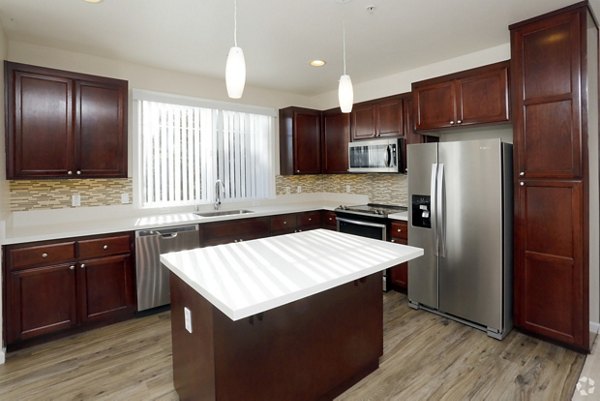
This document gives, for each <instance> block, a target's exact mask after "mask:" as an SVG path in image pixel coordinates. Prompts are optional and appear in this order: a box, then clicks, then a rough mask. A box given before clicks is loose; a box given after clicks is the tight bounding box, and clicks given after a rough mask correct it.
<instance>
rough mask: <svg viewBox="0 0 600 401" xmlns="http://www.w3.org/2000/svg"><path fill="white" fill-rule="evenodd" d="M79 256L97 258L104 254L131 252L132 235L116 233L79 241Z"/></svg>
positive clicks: (81, 257)
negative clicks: (112, 235) (111, 235)
mask: <svg viewBox="0 0 600 401" xmlns="http://www.w3.org/2000/svg"><path fill="white" fill-rule="evenodd" d="M77 246H78V248H79V258H80V259H87V258H97V257H102V256H109V255H117V254H122V253H129V252H131V237H130V236H129V235H116V236H114V237H102V238H94V239H89V240H83V241H77Z"/></svg>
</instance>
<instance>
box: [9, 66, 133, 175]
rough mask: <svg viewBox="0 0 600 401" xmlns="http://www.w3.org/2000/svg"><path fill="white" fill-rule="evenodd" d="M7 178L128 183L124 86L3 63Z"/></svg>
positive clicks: (99, 79)
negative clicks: (103, 179) (123, 180)
mask: <svg viewBox="0 0 600 401" xmlns="http://www.w3.org/2000/svg"><path fill="white" fill-rule="evenodd" d="M5 90H6V106H5V107H6V109H5V113H6V115H5V116H6V118H5V120H6V145H7V168H6V172H7V178H8V179H36V178H93V177H111V178H120V177H127V81H122V80H116V79H111V78H103V77H96V76H91V75H84V74H77V73H72V72H67V71H61V70H55V69H50V68H43V67H36V66H31V65H26V64H18V63H12V62H8V61H5Z"/></svg>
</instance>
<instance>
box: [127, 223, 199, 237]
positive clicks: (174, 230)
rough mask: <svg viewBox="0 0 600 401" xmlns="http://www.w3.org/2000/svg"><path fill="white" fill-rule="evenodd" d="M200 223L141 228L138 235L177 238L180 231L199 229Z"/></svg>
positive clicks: (137, 232)
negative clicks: (163, 227) (162, 227)
mask: <svg viewBox="0 0 600 401" xmlns="http://www.w3.org/2000/svg"><path fill="white" fill-rule="evenodd" d="M198 230H199V228H198V225H197V224H196V225H193V226H182V227H171V228H165V229H160V230H140V231H136V236H137V237H148V236H160V237H161V238H162V239H174V238H177V236H178V235H179V233H183V232H190V231H198Z"/></svg>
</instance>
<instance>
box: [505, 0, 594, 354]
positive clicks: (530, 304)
mask: <svg viewBox="0 0 600 401" xmlns="http://www.w3.org/2000/svg"><path fill="white" fill-rule="evenodd" d="M510 31H511V53H512V55H511V56H512V57H511V72H512V102H513V105H512V110H513V122H514V173H515V180H514V181H515V191H514V193H515V219H514V229H515V248H514V310H515V312H514V317H515V325H516V326H517V327H519V328H521V329H523V330H526V331H528V332H531V333H534V334H537V335H540V336H544V337H546V338H549V339H551V340H553V341H557V342H560V343H563V344H565V345H567V346H569V347H572V348H576V349H578V350H581V351H584V352H587V351H589V349H590V339H591V338H590V335H589V267H590V260H597V257H598V252H599V251H598V244H597V243H596V244H591V243H590V238H589V233H590V224H592V225H593V226H597V225H598V221H593V222H590V216H591V215H592V214H591V213H590V208H594V209H595V210H596V212H595V213H594V214H595V215H596V216H597V210H598V199H597V198H596V199H592V200H590V199H589V192H590V180H591V179H593V180H594V181H597V180H598V171H589V169H588V159H589V158H593V157H594V158H597V157H598V149H597V146H598V145H597V142H596V140H594V142H592V141H591V140H590V143H596V148H594V149H588V137H590V136H594V137H595V138H597V137H598V126H597V120H595V121H596V124H589V122H588V118H587V113H588V107H589V109H590V112H591V113H595V114H597V113H598V87H597V76H596V77H589V79H588V76H587V72H588V71H590V72H593V73H594V74H597V71H598V27H597V25H596V23H595V20H594V18H593V17H592V14H591V11H590V10H589V8H588V5H587V3H578V4H575V5H573V6H570V7H567V8H564V9H561V10H558V11H555V12H552V13H549V14H546V15H543V16H540V17H537V18H533V19H531V20H527V21H523V22H520V23H517V24H514V25H511V26H510ZM592 84H594V86H591V85H592ZM588 85H590V87H589V88H588ZM586 89H587V90H586ZM590 121H592V119H590ZM588 152H589V153H588ZM596 169H597V167H596ZM592 177H593V178H592ZM592 252H593V253H594V254H595V255H592V254H591V253H592Z"/></svg>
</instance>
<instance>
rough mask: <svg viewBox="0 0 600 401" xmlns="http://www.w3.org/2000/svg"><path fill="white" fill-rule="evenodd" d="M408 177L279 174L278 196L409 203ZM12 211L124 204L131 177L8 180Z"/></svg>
mask: <svg viewBox="0 0 600 401" xmlns="http://www.w3.org/2000/svg"><path fill="white" fill-rule="evenodd" d="M407 185H408V178H407V176H406V175H402V174H335V175H295V176H277V177H276V193H277V195H286V194H295V193H298V192H299V191H298V187H300V192H302V193H316V192H331V193H351V194H359V195H367V196H368V197H369V199H370V201H371V202H375V203H388V204H397V205H406V204H407V198H408V190H407ZM9 193H10V196H9V202H10V210H11V211H12V212H22V211H28V210H38V209H64V208H70V207H73V206H71V197H72V195H73V194H79V195H80V197H81V206H110V205H120V204H121V194H123V193H127V194H128V196H129V201H130V202H131V201H132V199H133V185H132V180H131V178H125V179H85V180H77V179H74V180H15V181H9Z"/></svg>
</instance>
